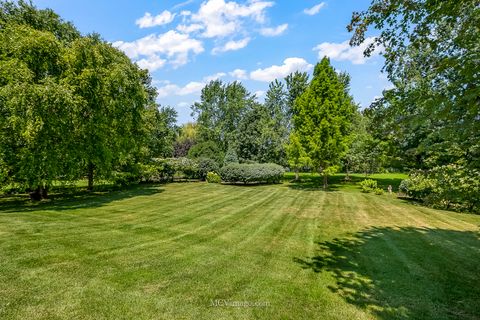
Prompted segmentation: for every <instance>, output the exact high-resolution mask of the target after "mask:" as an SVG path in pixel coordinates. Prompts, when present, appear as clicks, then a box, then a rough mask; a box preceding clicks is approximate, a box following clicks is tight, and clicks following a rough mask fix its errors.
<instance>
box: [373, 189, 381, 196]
mask: <svg viewBox="0 0 480 320" xmlns="http://www.w3.org/2000/svg"><path fill="white" fill-rule="evenodd" d="M374 192H375V194H376V195H379V196H380V195H382V194H383V189H382V188H375V190H374Z"/></svg>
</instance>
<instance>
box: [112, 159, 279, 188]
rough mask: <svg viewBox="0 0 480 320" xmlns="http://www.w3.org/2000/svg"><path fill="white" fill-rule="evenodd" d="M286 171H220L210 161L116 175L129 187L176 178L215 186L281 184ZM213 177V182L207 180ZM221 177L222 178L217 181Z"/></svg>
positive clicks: (155, 165) (269, 167)
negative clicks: (217, 184) (224, 184)
mask: <svg viewBox="0 0 480 320" xmlns="http://www.w3.org/2000/svg"><path fill="white" fill-rule="evenodd" d="M284 172H285V171H284V169H283V167H281V166H279V165H276V164H273V163H263V164H244V163H242V164H238V163H233V164H227V165H225V166H224V167H223V168H221V169H220V166H219V165H218V163H217V162H216V161H215V160H213V159H210V158H200V159H188V158H171V159H154V160H152V161H151V162H150V163H149V164H140V165H136V166H135V167H129V168H128V169H127V170H124V171H119V172H115V173H114V174H113V177H112V178H113V181H114V183H115V184H119V185H127V184H132V183H138V182H170V181H173V180H174V178H175V177H176V178H179V179H198V180H207V181H211V182H220V181H218V180H219V179H221V181H224V182H228V183H237V182H241V183H254V182H255V183H277V182H280V180H281V179H282V177H283V174H284ZM209 175H210V179H207V177H208V176H209ZM217 176H218V177H217Z"/></svg>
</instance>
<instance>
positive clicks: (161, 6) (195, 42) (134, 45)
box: [34, 0, 389, 123]
mask: <svg viewBox="0 0 480 320" xmlns="http://www.w3.org/2000/svg"><path fill="white" fill-rule="evenodd" d="M34 4H35V5H36V6H38V7H39V8H47V7H48V8H51V9H53V10H55V11H56V12H57V13H59V14H60V15H61V16H62V17H63V18H64V19H65V20H68V21H72V22H73V23H74V24H75V25H76V26H77V28H78V29H79V30H80V31H81V32H82V33H85V34H86V33H91V32H98V33H100V34H101V35H102V37H103V38H104V39H105V40H107V41H109V42H112V43H113V44H114V45H115V46H116V47H118V48H120V49H121V50H123V51H124V52H125V53H126V54H127V55H128V56H130V58H132V60H134V61H137V62H138V63H139V65H140V66H142V67H144V68H148V69H149V70H150V72H151V74H152V78H153V79H154V84H155V86H156V87H157V88H158V92H159V97H158V102H159V103H160V104H162V105H170V106H172V107H174V108H175V109H176V110H177V111H178V115H179V116H178V122H179V123H185V122H187V121H190V120H191V117H190V105H191V104H192V103H193V102H194V101H196V100H198V98H199V94H200V90H201V88H202V87H203V86H204V85H205V83H206V82H208V81H209V80H211V79H215V78H220V79H221V80H223V81H225V82H231V81H235V80H239V81H242V82H243V83H244V84H245V86H246V87H247V88H248V89H249V90H250V91H251V92H252V93H256V94H257V96H258V99H259V101H261V102H262V101H263V98H264V93H265V91H266V90H267V89H268V84H269V82H270V81H271V80H273V79H274V78H283V77H284V76H286V75H287V74H288V73H290V72H292V71H295V70H301V71H308V72H311V71H312V69H313V66H314V65H315V63H317V62H318V61H319V60H320V59H321V57H322V56H323V55H327V56H329V57H330V59H331V62H332V64H333V65H334V67H335V68H336V69H338V70H341V71H346V72H348V73H349V74H350V75H351V78H352V81H351V93H352V95H353V97H354V98H355V101H356V102H358V103H359V104H360V105H361V106H363V107H365V106H368V105H369V104H370V102H371V101H372V100H373V99H374V98H375V97H376V96H380V95H381V92H382V90H383V89H384V88H385V87H387V86H388V85H389V84H388V81H387V80H386V77H385V75H384V74H382V73H381V68H382V65H383V58H382V57H381V56H380V55H375V56H373V57H371V58H369V59H365V58H363V55H362V48H358V47H357V48H351V47H349V46H348V40H349V39H350V34H349V33H348V32H347V31H346V25H347V24H348V22H349V20H350V17H351V13H352V12H353V11H360V10H364V9H366V8H367V7H368V5H369V4H370V0H326V1H323V2H322V1H311V0H305V1H292V0H277V1H268V0H247V1H242V0H187V1H153V0H149V1H147V0H136V1H131V0H117V1H106V0H82V1H79V0H69V1H64V0H36V1H34ZM375 35H376V33H375V32H372V33H371V34H369V36H375Z"/></svg>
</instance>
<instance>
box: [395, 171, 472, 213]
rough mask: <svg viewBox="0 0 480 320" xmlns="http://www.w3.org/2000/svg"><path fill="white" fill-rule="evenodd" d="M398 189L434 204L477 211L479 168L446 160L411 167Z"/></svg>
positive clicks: (438, 206)
mask: <svg viewBox="0 0 480 320" xmlns="http://www.w3.org/2000/svg"><path fill="white" fill-rule="evenodd" d="M399 189H400V191H401V192H403V193H405V194H406V195H408V196H410V197H412V198H414V199H418V200H422V201H423V202H424V203H425V204H427V205H430V206H433V207H436V208H441V209H450V210H451V209H453V210H459V211H470V212H475V213H480V196H479V195H480V172H479V171H478V170H476V169H471V168H467V167H464V166H462V165H457V164H449V165H444V166H439V167H435V168H433V169H431V170H426V171H421V170H419V171H414V172H412V173H410V175H409V178H408V179H405V180H403V181H402V182H401V184H400V187H399Z"/></svg>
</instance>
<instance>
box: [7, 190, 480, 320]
mask: <svg viewBox="0 0 480 320" xmlns="http://www.w3.org/2000/svg"><path fill="white" fill-rule="evenodd" d="M135 193H138V196H136V195H135ZM37 209H38V210H35V209H31V208H29V209H28V210H27V211H25V210H23V209H22V208H19V212H14V211H13V210H12V209H11V208H10V209H8V210H7V211H6V212H3V213H2V212H0V257H1V258H2V259H1V260H0V282H1V283H2V285H1V286H0V318H2V319H3V318H5V319H25V318H29V319H51V318H57V319H71V318H76V319H98V318H103V319H173V318H174V319H191V318H197V319H222V318H229V319H253V318H261V319H264V318H267V319H346V318H348V319H390V318H392V319H405V318H412V319H452V318H453V319H463V318H465V319H469V318H471V319H475V318H478V317H479V315H480V310H479V306H478V303H477V301H480V292H479V289H477V288H472V286H471V284H472V283H476V282H478V281H479V277H480V276H479V275H480V270H479V267H478V263H477V261H479V260H478V259H480V244H479V243H480V239H479V236H478V226H479V225H480V217H478V216H477V217H475V216H471V215H465V214H456V213H450V212H445V211H437V210H433V209H426V208H422V207H419V206H413V205H411V204H408V203H406V202H404V201H402V200H398V199H396V198H395V197H393V196H390V195H383V196H376V195H373V194H362V193H360V192H358V191H357V190H356V189H352V188H350V189H348V190H342V189H341V190H339V191H333V192H324V191H321V190H312V189H301V188H292V186H291V185H289V184H284V185H273V186H255V187H252V186H230V185H211V184H206V183H174V184H168V185H162V186H159V187H156V186H140V187H138V188H133V189H131V190H127V191H125V192H117V193H115V192H114V193H112V194H108V195H104V196H100V198H98V199H96V200H95V201H94V202H93V204H92V205H91V206H88V203H87V204H84V205H83V206H79V204H78V203H73V205H69V202H68V201H66V202H62V203H58V207H56V205H55V202H54V203H50V204H46V205H45V206H39V207H38V208H37ZM57 209H58V210H57ZM52 279H54V280H52ZM214 299H227V300H232V301H266V302H268V303H270V306H269V307H262V308H228V307H223V308H222V307H211V305H210V304H211V301H212V300H214Z"/></svg>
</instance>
